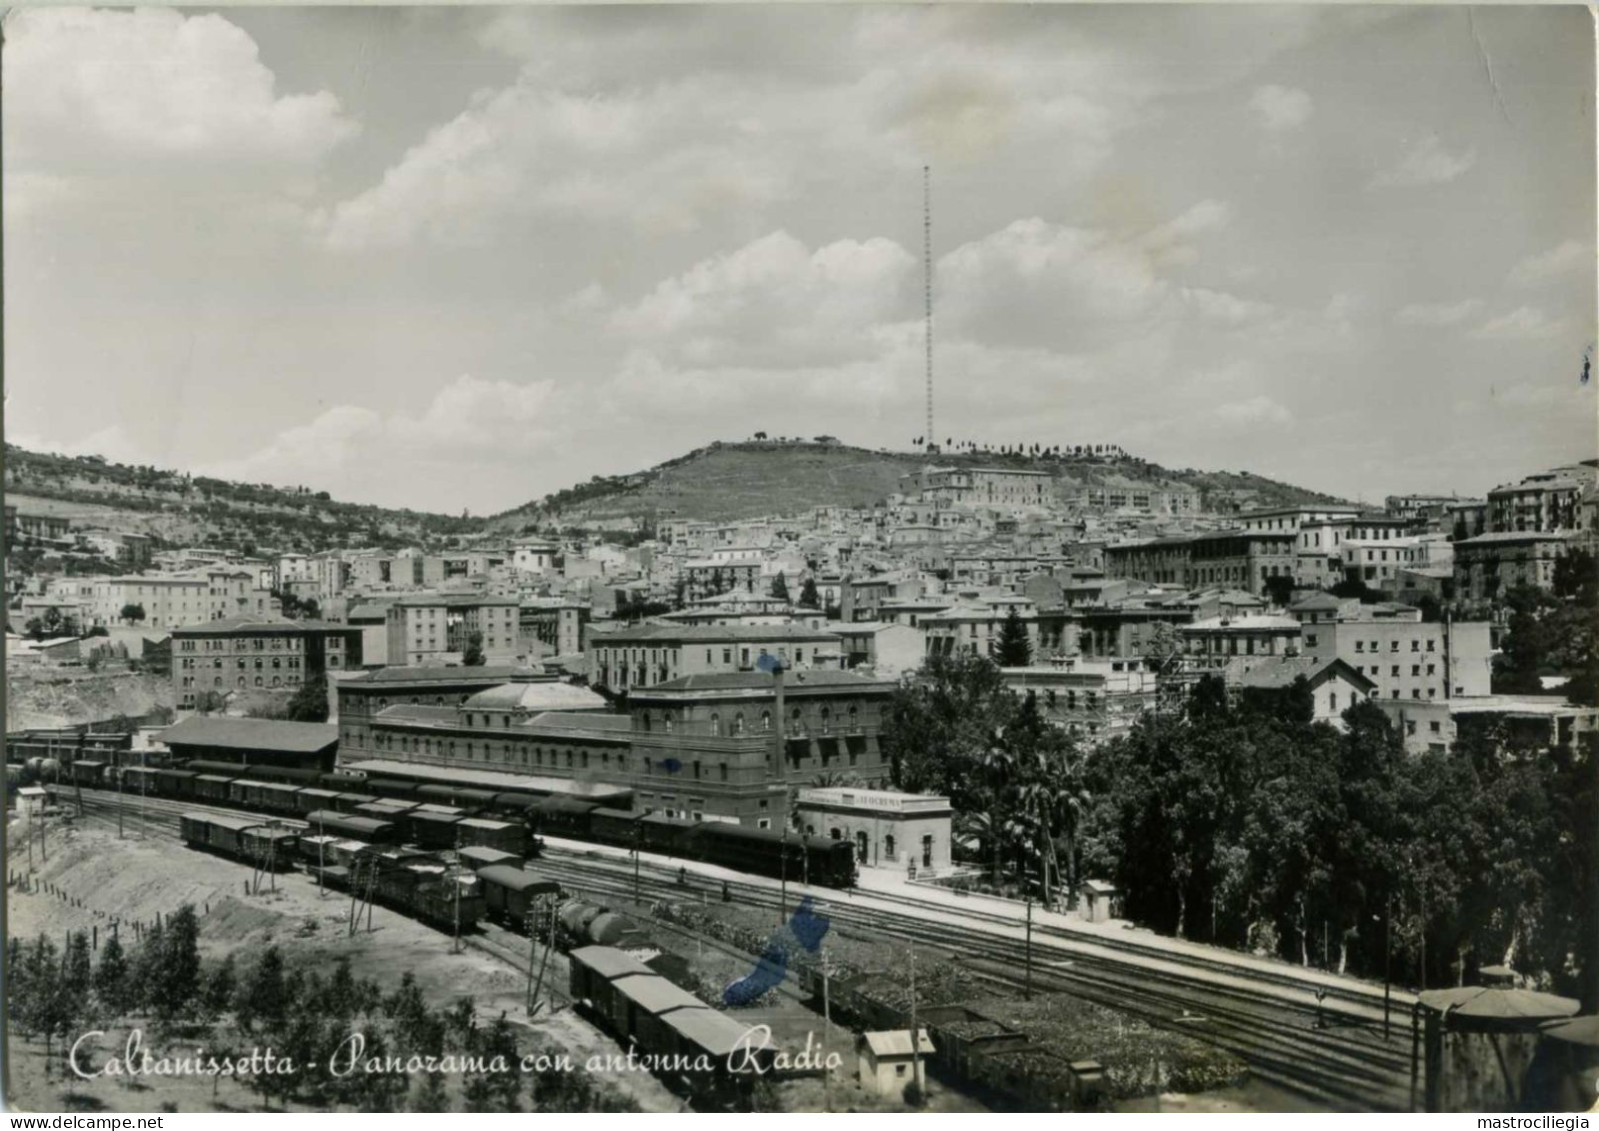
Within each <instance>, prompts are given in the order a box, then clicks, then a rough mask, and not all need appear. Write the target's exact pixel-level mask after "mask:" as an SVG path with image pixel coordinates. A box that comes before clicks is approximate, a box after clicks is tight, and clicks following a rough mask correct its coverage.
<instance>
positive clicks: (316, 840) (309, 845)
mask: <svg viewBox="0 0 1599 1131" xmlns="http://www.w3.org/2000/svg"><path fill="white" fill-rule="evenodd" d="M338 841H339V838H338V837H336V836H328V835H327V834H325V833H324V834H321V835H318V834H316V833H313V832H312V831H311V830H310V829H307V830H306V831H305V832H303V833H301V834H300V841H299V852H300V859H301V860H304V861H305V862H306V863H308V864H316V863H317V862H318V861H321V862H323V863H332V861H333V846H334V845H335V844H337V843H338Z"/></svg>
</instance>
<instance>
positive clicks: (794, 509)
mask: <svg viewBox="0 0 1599 1131" xmlns="http://www.w3.org/2000/svg"><path fill="white" fill-rule="evenodd" d="M929 463H936V464H938V465H939V466H957V467H958V466H965V467H1015V468H1021V469H1028V470H1034V471H1046V472H1049V473H1050V474H1051V475H1054V476H1055V477H1056V478H1057V480H1059V481H1060V482H1061V483H1062V485H1063V489H1064V490H1066V491H1068V492H1069V491H1072V490H1080V489H1082V488H1085V487H1112V488H1114V487H1150V488H1160V487H1163V486H1168V485H1174V484H1177V485H1185V486H1188V487H1191V488H1194V489H1195V490H1197V491H1199V492H1200V494H1201V497H1202V498H1203V499H1204V500H1205V501H1206V502H1207V503H1209V504H1212V505H1214V504H1216V503H1218V502H1220V500H1221V499H1222V498H1224V497H1226V498H1230V499H1232V500H1234V501H1236V502H1237V503H1239V504H1240V505H1243V506H1279V505H1289V504H1294V503H1309V502H1323V503H1326V502H1338V501H1341V500H1337V499H1334V498H1333V497H1332V496H1329V495H1323V494H1320V493H1318V492H1315V491H1308V490H1305V489H1303V488H1300V487H1295V486H1292V485H1290V484H1286V483H1278V482H1275V481H1273V480H1269V479H1263V478H1261V477H1259V476H1256V475H1251V474H1249V473H1248V472H1227V471H1196V470H1193V469H1187V470H1183V471H1168V470H1167V469H1165V468H1162V467H1159V466H1157V465H1155V464H1152V463H1149V462H1147V461H1145V460H1140V459H1136V458H1131V457H1115V458H1113V457H1106V456H1075V455H1072V456H1065V455H1063V456H1058V457H1056V456H1027V455H1007V454H1001V453H994V452H970V453H968V452H961V453H954V454H949V455H936V456H926V455H922V454H921V453H918V452H890V451H884V450H873V449H868V448H856V447H850V446H849V445H846V444H839V443H833V442H825V443H815V442H795V441H782V442H779V441H751V442H747V443H732V444H724V443H715V444H711V445H710V446H709V447H705V448H700V449H698V450H696V451H693V452H690V453H688V454H687V455H685V456H680V457H679V458H677V459H674V460H669V461H667V462H666V463H663V464H660V465H659V466H657V467H653V468H650V469H649V470H647V471H640V472H637V473H634V474H631V475H620V476H608V477H607V476H600V477H596V478H594V479H592V480H590V481H589V482H587V483H584V484H581V485H579V486H576V487H572V488H569V489H567V490H565V491H558V492H556V493H555V494H553V495H549V496H547V497H545V498H543V499H539V500H536V501H534V502H530V503H527V504H525V505H523V506H521V507H517V508H516V509H515V510H511V511H507V512H505V513H504V514H500V515H496V516H495V517H494V518H492V519H490V520H489V527H490V529H491V530H493V531H496V532H504V533H513V534H514V533H519V532H521V531H522V530H526V529H531V528H532V527H534V526H536V525H540V524H545V523H562V524H567V525H575V526H584V525H591V524H592V525H604V524H607V523H614V522H617V521H620V520H627V519H638V520H642V521H645V522H648V521H650V520H653V519H659V518H666V517H676V518H687V519H696V520H703V521H712V522H717V521H731V520H736V519H741V518H753V517H757V516H760V515H770V514H796V513H799V512H802V511H807V510H810V509H811V508H813V507H817V506H827V505H832V506H869V505H871V504H874V503H877V502H880V501H882V500H883V499H884V498H885V497H886V496H888V495H889V494H890V493H891V492H893V491H895V490H898V488H899V481H900V477H901V476H902V475H905V474H907V473H908V472H912V471H915V470H917V469H919V468H921V467H925V466H927V465H928V464H929Z"/></svg>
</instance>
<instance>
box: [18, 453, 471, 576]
mask: <svg viewBox="0 0 1599 1131" xmlns="http://www.w3.org/2000/svg"><path fill="white" fill-rule="evenodd" d="M5 453H6V454H5V494H6V502H7V503H8V504H11V505H14V506H17V507H18V508H19V509H20V510H22V511H24V512H25V513H33V514H56V515H63V516H65V517H68V518H70V519H72V520H73V522H74V525H76V526H80V527H87V526H103V527H107V528H110V529H114V530H127V531H133V532H137V533H143V534H149V535H152V536H154V537H157V538H160V539H162V540H164V541H167V542H172V543H176V544H180V545H182V544H189V545H193V544H206V545H213V546H232V547H237V548H241V549H248V548H250V547H271V548H273V549H277V550H298V551H301V552H306V553H313V552H315V551H318V550H325V549H330V548H333V547H337V546H354V545H371V546H387V547H400V546H407V545H419V544H420V545H430V544H433V543H437V542H439V541H440V540H441V539H444V538H447V537H449V536H451V535H455V534H465V533H471V532H473V531H475V530H478V529H480V528H481V525H482V524H481V522H479V521H477V520H473V519H459V518H449V517H447V516H444V515H436V514H426V513H422V512H418V511H410V510H389V509H386V508H384V507H374V506H364V505H360V504H355V503H341V502H336V501H334V500H333V499H330V498H329V497H328V494H327V492H325V491H323V492H316V493H313V492H310V491H307V490H306V489H305V488H303V487H274V486H271V485H270V484H264V483H261V484H257V483H230V482H226V481H224V480H220V479H207V478H205V477H204V476H191V475H187V474H185V473H183V472H178V471H165V470H162V469H160V468H154V467H143V466H130V465H127V464H120V463H109V462H107V461H106V460H104V459H101V458H100V457H98V456H76V457H72V456H61V455H51V454H48V453H43V452H30V451H27V450H26V449H23V448H19V447H16V446H15V445H13V444H7V445H6V448H5Z"/></svg>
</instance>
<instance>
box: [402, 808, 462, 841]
mask: <svg viewBox="0 0 1599 1131" xmlns="http://www.w3.org/2000/svg"><path fill="white" fill-rule="evenodd" d="M460 822H461V818H460V817H459V816H457V815H455V814H453V813H431V812H428V811H427V810H425V809H422V808H417V809H413V810H411V811H410V812H409V813H405V814H402V815H401V816H400V817H398V818H396V823H397V824H398V825H399V827H400V829H401V831H402V833H403V836H404V838H405V839H406V840H408V841H410V842H411V843H413V844H420V845H422V846H423V847H424V848H434V849H438V848H454V847H455V836H456V833H455V826H456V825H458V824H460Z"/></svg>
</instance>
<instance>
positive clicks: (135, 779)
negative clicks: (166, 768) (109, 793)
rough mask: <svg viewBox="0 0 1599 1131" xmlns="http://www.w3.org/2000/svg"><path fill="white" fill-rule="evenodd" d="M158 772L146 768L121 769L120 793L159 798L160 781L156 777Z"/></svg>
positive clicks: (127, 767)
mask: <svg viewBox="0 0 1599 1131" xmlns="http://www.w3.org/2000/svg"><path fill="white" fill-rule="evenodd" d="M158 773H159V771H157V770H152V769H150V768H149V767H148V766H124V767H122V792H123V793H138V794H143V795H144V796H146V797H160V796H161V779H160V778H159V777H158V776H157V774H158Z"/></svg>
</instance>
